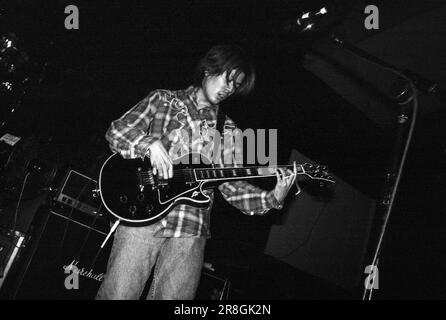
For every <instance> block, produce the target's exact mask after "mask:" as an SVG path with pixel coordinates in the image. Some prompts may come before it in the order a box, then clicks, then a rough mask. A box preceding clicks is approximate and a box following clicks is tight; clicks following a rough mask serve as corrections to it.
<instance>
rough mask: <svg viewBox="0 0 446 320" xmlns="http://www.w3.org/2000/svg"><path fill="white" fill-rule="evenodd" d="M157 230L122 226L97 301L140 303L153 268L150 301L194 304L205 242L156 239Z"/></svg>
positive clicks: (197, 238)
mask: <svg viewBox="0 0 446 320" xmlns="http://www.w3.org/2000/svg"><path fill="white" fill-rule="evenodd" d="M154 229H155V228H154V226H153V225H149V226H145V227H128V226H123V225H121V226H119V227H118V228H117V229H116V232H115V239H114V241H113V247H112V250H111V253H110V258H109V261H108V265H107V272H106V274H105V278H104V280H103V282H102V284H101V287H100V288H99V291H98V293H97V296H96V299H114V300H118V299H119V300H123V299H133V300H136V299H139V298H140V297H141V294H142V292H143V290H144V287H145V284H146V282H147V279H148V278H149V276H150V273H151V271H152V268H153V266H155V268H154V271H153V272H154V273H153V281H152V283H151V286H150V290H149V293H148V295H147V297H146V299H148V300H152V299H154V300H192V299H193V298H194V297H195V292H196V290H197V287H198V283H199V281H200V276H201V269H202V266H203V258H204V247H205V244H206V238H203V237H187V238H156V237H154V236H153V231H154Z"/></svg>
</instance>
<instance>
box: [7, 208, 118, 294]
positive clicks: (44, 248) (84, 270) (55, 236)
mask: <svg viewBox="0 0 446 320" xmlns="http://www.w3.org/2000/svg"><path fill="white" fill-rule="evenodd" d="M35 220H36V222H35V224H34V226H33V230H32V233H31V236H30V239H29V241H28V245H27V248H26V250H24V254H23V256H22V257H20V259H19V260H18V261H17V263H16V268H15V270H14V274H13V275H12V276H11V277H10V278H9V279H8V283H7V288H6V289H5V290H6V292H5V291H4V292H3V294H2V295H3V296H4V298H6V299H33V300H34V299H45V300H48V299H58V300H59V299H63V300H88V299H94V297H95V295H96V292H97V290H98V289H99V286H100V284H101V281H102V279H103V276H104V274H105V271H106V265H107V260H108V256H109V254H110V249H111V243H112V242H113V239H112V238H111V239H109V240H108V242H107V244H106V245H105V247H104V248H103V249H100V246H101V244H102V242H103V241H104V239H105V238H106V235H107V232H108V230H109V224H108V221H106V220H105V219H104V218H103V217H101V216H99V215H97V216H93V215H87V214H85V213H83V212H79V211H76V210H72V211H69V212H62V211H59V212H57V211H54V210H53V209H51V208H41V209H39V211H38V212H37V213H36V219H35Z"/></svg>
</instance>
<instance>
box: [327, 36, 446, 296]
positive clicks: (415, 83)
mask: <svg viewBox="0 0 446 320" xmlns="http://www.w3.org/2000/svg"><path fill="white" fill-rule="evenodd" d="M331 38H332V40H333V41H334V42H335V43H336V44H337V45H339V46H340V47H341V48H343V49H345V50H348V51H350V52H352V53H353V54H355V55H356V56H358V57H360V58H363V59H365V60H367V61H369V62H371V63H373V64H375V65H378V66H379V67H381V68H384V69H386V70H388V71H390V72H392V73H394V74H397V75H398V76H399V77H401V78H403V79H404V80H405V81H407V84H408V85H409V87H408V88H406V90H407V89H410V92H409V96H407V93H408V92H407V91H403V92H401V93H400V94H399V98H402V97H403V98H405V99H406V100H405V101H402V102H400V103H399V104H400V105H403V106H404V105H406V104H408V103H409V102H412V107H413V110H412V114H411V117H412V119H411V121H410V126H409V131H408V133H407V138H406V142H405V144H403V142H404V134H405V132H406V131H407V130H406V129H407V124H409V122H408V121H409V115H408V114H407V112H406V111H407V109H408V108H407V107H405V106H404V107H402V108H401V112H400V114H399V115H398V116H397V119H396V120H397V125H398V127H397V133H396V138H395V141H394V145H393V151H392V157H391V165H390V168H389V171H388V172H387V174H386V181H385V185H384V189H383V194H382V199H381V200H380V202H379V203H378V204H379V205H380V207H379V208H381V209H382V210H383V211H384V212H383V218H382V219H383V222H382V225H381V226H380V231H379V237H378V240H377V243H376V246H375V248H374V249H373V259H372V263H371V264H370V265H369V266H370V267H371V272H370V275H369V277H368V278H367V279H366V282H365V283H364V292H363V295H362V300H371V299H372V294H373V290H374V289H377V288H378V283H375V281H376V280H377V278H378V264H379V258H380V254H381V247H382V244H383V240H384V236H385V232H386V229H387V225H388V222H389V218H390V214H391V212H392V209H393V206H394V202H395V197H396V193H397V190H398V186H399V183H400V180H401V175H402V172H403V167H404V164H405V161H406V157H407V154H408V150H409V145H410V142H411V140H412V135H413V131H414V127H415V122H416V117H417V113H418V91H422V92H426V93H428V94H435V95H438V96H440V97H443V98H444V97H445V91H444V90H440V88H439V86H438V84H436V83H433V82H430V81H428V80H425V79H423V78H421V77H420V76H417V75H415V74H414V73H412V72H408V71H406V72H404V71H401V70H399V69H398V68H396V67H395V66H393V65H391V64H389V63H387V62H385V61H382V60H380V59H378V58H376V57H374V56H372V55H370V54H369V53H367V52H365V51H363V50H361V49H359V48H358V47H355V46H354V45H352V44H350V43H348V42H346V41H344V40H343V39H342V38H340V37H339V36H337V35H335V34H333V35H332V36H331ZM405 95H406V96H405ZM401 152H402V153H401ZM378 211H379V209H378ZM369 266H368V267H369ZM375 285H376V286H375Z"/></svg>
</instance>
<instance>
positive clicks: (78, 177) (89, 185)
mask: <svg viewBox="0 0 446 320" xmlns="http://www.w3.org/2000/svg"><path fill="white" fill-rule="evenodd" d="M97 189H98V183H97V181H96V180H94V179H92V178H90V177H88V176H86V175H84V174H82V173H80V172H77V171H75V170H68V172H67V174H66V176H65V178H64V179H63V182H62V184H61V186H60V188H59V189H58V192H57V194H56V196H55V198H54V200H55V201H56V202H58V204H59V205H61V206H60V208H59V210H58V211H67V212H71V211H72V210H60V209H64V208H65V209H67V208H71V209H76V210H79V211H81V212H84V213H88V214H90V215H93V216H96V215H100V216H102V214H101V213H100V208H101V200H100V198H99V197H98V193H97Z"/></svg>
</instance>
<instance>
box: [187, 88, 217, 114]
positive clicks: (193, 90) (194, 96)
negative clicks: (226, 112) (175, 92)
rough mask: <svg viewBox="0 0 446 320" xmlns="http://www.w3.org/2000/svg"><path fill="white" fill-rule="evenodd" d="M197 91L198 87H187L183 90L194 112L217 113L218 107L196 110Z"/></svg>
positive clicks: (212, 106)
mask: <svg viewBox="0 0 446 320" xmlns="http://www.w3.org/2000/svg"><path fill="white" fill-rule="evenodd" d="M198 89H199V88H198V87H194V86H189V87H187V88H186V90H185V91H186V94H187V95H188V97H189V99H190V100H191V101H192V104H193V105H194V107H195V109H196V110H208V111H210V110H215V111H217V110H218V106H219V105H211V106H209V107H204V108H201V109H198V108H197V107H198V101H197V91H198Z"/></svg>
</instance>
